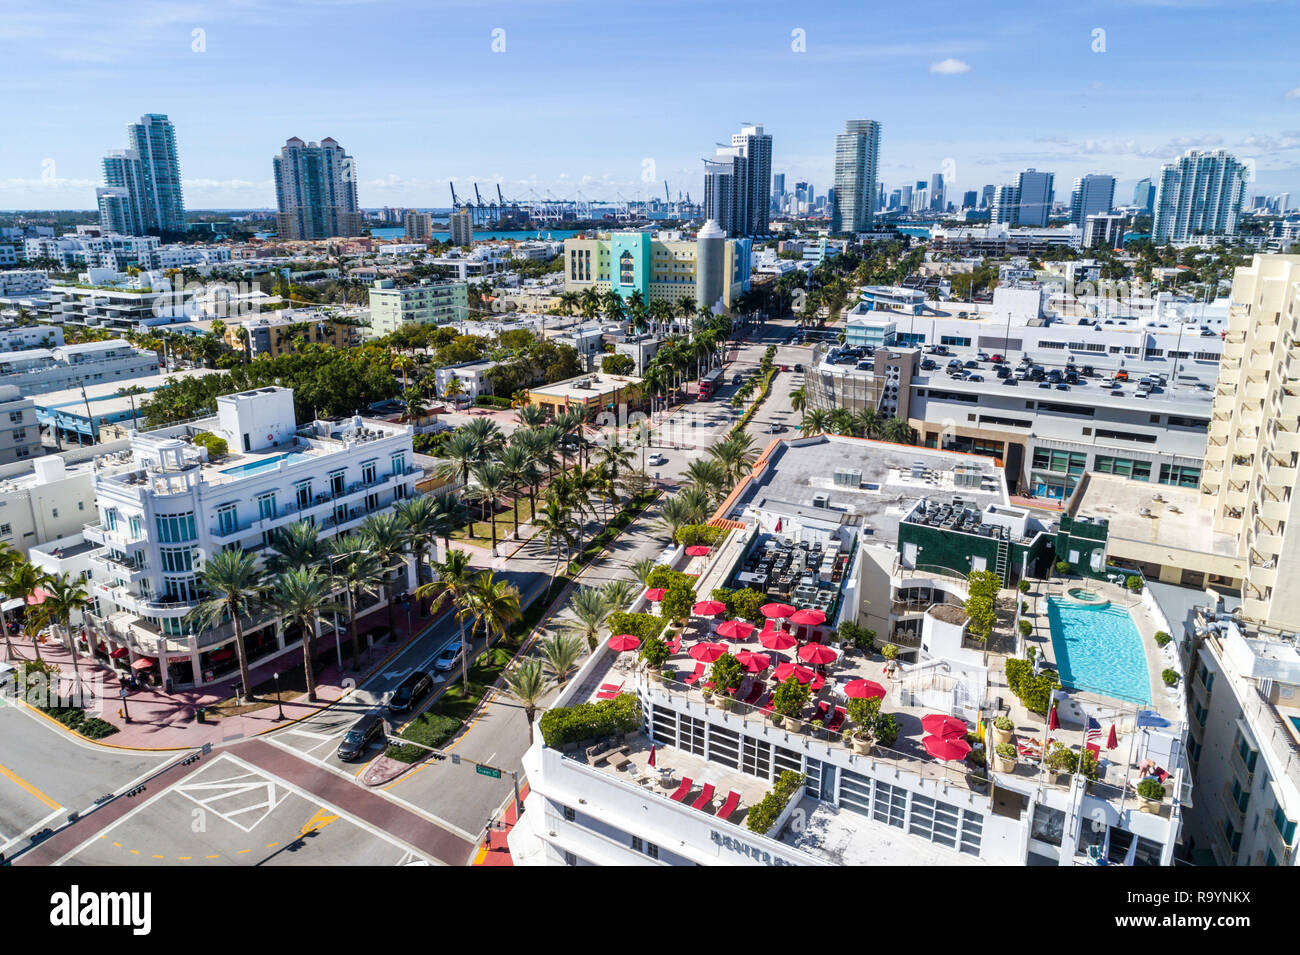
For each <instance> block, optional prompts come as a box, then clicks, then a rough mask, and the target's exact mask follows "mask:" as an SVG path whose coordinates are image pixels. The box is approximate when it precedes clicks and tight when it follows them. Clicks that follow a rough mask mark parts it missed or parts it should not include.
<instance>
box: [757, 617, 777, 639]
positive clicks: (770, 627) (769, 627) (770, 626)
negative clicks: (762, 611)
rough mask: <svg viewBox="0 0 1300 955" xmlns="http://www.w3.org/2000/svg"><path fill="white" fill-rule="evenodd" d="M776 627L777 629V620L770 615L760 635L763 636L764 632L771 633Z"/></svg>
mask: <svg viewBox="0 0 1300 955" xmlns="http://www.w3.org/2000/svg"><path fill="white" fill-rule="evenodd" d="M775 629H776V621H774V620H772V619H771V618H770V617H769V618H768V619H767V621H766V622H764V624H763V632H762V633H760V634H759V636H760V637H761V636H763V634H766V633H771V632H772V631H773V630H775Z"/></svg>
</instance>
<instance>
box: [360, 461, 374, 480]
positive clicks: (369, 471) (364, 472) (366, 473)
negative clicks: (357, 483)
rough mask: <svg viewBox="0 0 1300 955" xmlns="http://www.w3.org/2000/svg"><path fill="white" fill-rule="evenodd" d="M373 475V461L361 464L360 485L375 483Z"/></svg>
mask: <svg viewBox="0 0 1300 955" xmlns="http://www.w3.org/2000/svg"><path fill="white" fill-rule="evenodd" d="M375 473H376V468H375V462H374V461H367V462H365V463H364V464H362V465H361V483H362V484H374V483H375Z"/></svg>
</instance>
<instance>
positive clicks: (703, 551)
mask: <svg viewBox="0 0 1300 955" xmlns="http://www.w3.org/2000/svg"><path fill="white" fill-rule="evenodd" d="M710 549H711V548H708V547H705V546H704V545H703V544H696V545H694V546H692V547H688V548H686V556H687V557H707V556H709V550H710Z"/></svg>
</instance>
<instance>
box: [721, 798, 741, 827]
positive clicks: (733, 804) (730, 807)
mask: <svg viewBox="0 0 1300 955" xmlns="http://www.w3.org/2000/svg"><path fill="white" fill-rule="evenodd" d="M739 807H740V793H738V792H736V791H735V790H732V791H731V792H729V793H727V801H726V802H724V803H723V804H722V808H721V809H719V810H718V818H719V819H722V820H724V821H725V820H726V819H727V817H729V816H730V815H731V814H732V813H733V812H735V811H736V810H737V809H738V808H739Z"/></svg>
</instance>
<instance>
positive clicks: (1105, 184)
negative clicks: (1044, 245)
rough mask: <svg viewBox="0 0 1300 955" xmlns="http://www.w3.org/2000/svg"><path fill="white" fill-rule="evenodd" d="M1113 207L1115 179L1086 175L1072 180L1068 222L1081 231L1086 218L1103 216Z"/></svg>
mask: <svg viewBox="0 0 1300 955" xmlns="http://www.w3.org/2000/svg"><path fill="white" fill-rule="evenodd" d="M1114 207H1115V177H1114V176H1097V175H1088V176H1080V177H1079V178H1078V179H1075V180H1074V189H1073V190H1071V192H1070V221H1071V222H1073V223H1074V224H1075V225H1077V226H1078V227H1079V228H1080V229H1082V228H1083V227H1084V226H1085V225H1086V224H1087V222H1088V216H1092V215H1105V214H1106V213H1108V212H1110V210H1111V209H1113V208H1114Z"/></svg>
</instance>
